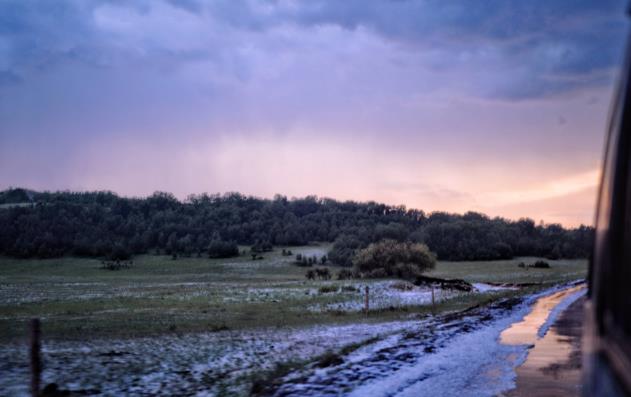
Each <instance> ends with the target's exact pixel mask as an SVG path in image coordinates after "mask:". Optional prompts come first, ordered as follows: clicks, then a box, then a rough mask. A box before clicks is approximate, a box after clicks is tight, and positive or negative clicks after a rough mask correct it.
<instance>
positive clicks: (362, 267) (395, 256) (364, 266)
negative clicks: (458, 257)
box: [353, 240, 436, 280]
mask: <svg viewBox="0 0 631 397" xmlns="http://www.w3.org/2000/svg"><path fill="white" fill-rule="evenodd" d="M353 264H354V266H355V269H356V270H357V271H358V272H360V273H362V274H365V275H368V277H373V278H383V277H398V278H402V279H406V280H413V279H416V277H418V276H419V275H421V274H422V273H423V272H424V271H426V270H429V269H431V268H433V267H434V265H435V264H436V255H434V253H432V252H431V251H430V250H429V249H428V248H427V246H426V245H425V244H420V243H411V242H405V243H400V242H397V241H394V240H383V241H380V242H378V243H373V244H370V245H369V246H368V247H367V248H365V249H363V250H361V251H359V252H358V253H357V254H356V255H355V257H354V258H353Z"/></svg>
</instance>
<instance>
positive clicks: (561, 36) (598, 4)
mask: <svg viewBox="0 0 631 397" xmlns="http://www.w3.org/2000/svg"><path fill="white" fill-rule="evenodd" d="M623 5H624V2H622V1H618V0H604V1H573V0H561V1H544V0H534V1H505V0H493V1H475V2H474V1H463V0H456V1H443V0H428V1H381V2H365V1H360V0H352V1H345V2H329V1H319V2H309V3H308V5H307V6H305V7H301V8H299V9H298V10H297V11H296V13H295V15H294V17H295V18H296V19H297V20H298V21H300V22H301V23H304V24H307V25H321V24H337V25H339V26H341V27H343V28H346V29H357V28H360V27H365V28H368V29H372V30H373V31H375V32H377V33H378V34H381V35H383V36H384V37H387V38H388V39H390V40H393V41H395V42H401V43H402V44H407V45H410V46H412V47H414V48H417V49H419V50H421V51H422V50H425V49H428V48H436V47H438V48H443V49H445V50H446V52H448V54H446V56H445V57H444V58H443V59H442V60H439V61H438V62H439V64H440V63H442V65H440V66H442V67H450V66H452V65H453V64H454V63H459V62H463V63H465V64H466V63H467V62H469V61H468V60H467V58H469V57H464V58H465V60H464V61H462V60H459V56H460V55H462V54H470V53H472V52H473V53H475V52H476V51H477V52H479V53H483V52H485V51H486V52H491V53H493V54H494V56H493V57H486V58H485V56H484V55H483V54H481V55H480V56H479V57H478V58H477V61H478V62H480V63H482V64H484V63H489V65H488V66H490V67H494V66H495V65H492V64H490V63H492V62H497V60H498V57H499V58H500V59H501V60H502V62H505V63H506V66H507V70H506V71H505V72H506V73H510V72H511V71H512V70H515V68H516V69H517V73H516V74H515V75H514V76H513V79H512V81H509V82H507V83H500V84H493V83H490V84H489V87H488V89H482V90H481V92H480V93H481V94H486V95H488V96H498V97H501V98H506V99H523V98H532V97H539V96H546V95H551V94H555V93H562V92H567V91H571V90H573V89H578V88H582V87H586V86H594V85H602V84H606V83H608V81H609V80H610V76H603V73H606V72H608V71H610V69H611V68H613V67H615V66H616V65H618V64H619V62H620V59H619V57H620V56H619V54H620V45H621V44H620V43H621V40H620V37H621V36H622V35H623V34H624V33H623V32H625V31H626V29H625V17H624V12H623ZM437 66H439V65H437ZM472 66H473V67H476V66H480V65H472Z"/></svg>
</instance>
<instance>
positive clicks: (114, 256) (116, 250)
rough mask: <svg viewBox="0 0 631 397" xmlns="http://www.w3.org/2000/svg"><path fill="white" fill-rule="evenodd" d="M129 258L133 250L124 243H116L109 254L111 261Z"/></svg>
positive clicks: (108, 257)
mask: <svg viewBox="0 0 631 397" xmlns="http://www.w3.org/2000/svg"><path fill="white" fill-rule="evenodd" d="M129 258H131V252H130V251H129V249H127V247H125V246H123V245H122V244H114V246H113V247H112V248H111V250H110V252H109V253H108V254H107V259H109V260H111V261H125V260H127V259H129Z"/></svg>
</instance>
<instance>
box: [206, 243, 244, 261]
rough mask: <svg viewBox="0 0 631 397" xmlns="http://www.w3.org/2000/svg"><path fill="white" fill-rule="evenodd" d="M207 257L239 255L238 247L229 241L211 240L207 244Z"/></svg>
mask: <svg viewBox="0 0 631 397" xmlns="http://www.w3.org/2000/svg"><path fill="white" fill-rule="evenodd" d="M207 251H208V257H209V258H231V257H233V256H239V247H238V246H237V245H236V244H235V243H233V242H229V241H222V240H213V241H211V242H210V244H208V249H207Z"/></svg>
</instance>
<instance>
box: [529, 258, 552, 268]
mask: <svg viewBox="0 0 631 397" xmlns="http://www.w3.org/2000/svg"><path fill="white" fill-rule="evenodd" d="M532 267H534V268H536V269H550V264H549V263H548V262H546V261H542V260H538V261H537V262H535V263H534V264H533V265H532Z"/></svg>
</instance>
